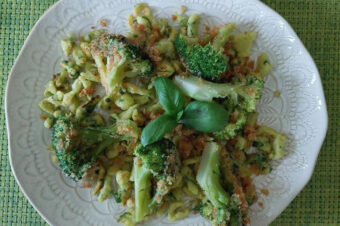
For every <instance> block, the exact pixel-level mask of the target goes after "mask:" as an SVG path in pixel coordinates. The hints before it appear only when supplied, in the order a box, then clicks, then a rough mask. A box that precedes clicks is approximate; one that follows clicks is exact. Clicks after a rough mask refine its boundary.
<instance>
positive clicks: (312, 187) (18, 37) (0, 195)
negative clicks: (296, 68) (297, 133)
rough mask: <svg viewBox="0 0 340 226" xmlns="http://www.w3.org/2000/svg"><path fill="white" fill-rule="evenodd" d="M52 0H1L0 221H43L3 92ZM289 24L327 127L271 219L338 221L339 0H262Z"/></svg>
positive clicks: (279, 222)
mask: <svg viewBox="0 0 340 226" xmlns="http://www.w3.org/2000/svg"><path fill="white" fill-rule="evenodd" d="M54 2H56V0H0V103H1V105H0V147H1V149H0V225H46V223H45V221H44V220H43V219H42V218H41V217H40V216H39V214H38V213H37V212H36V211H35V210H34V209H33V208H32V207H31V205H30V204H29V203H28V201H27V200H26V199H25V197H24V195H23V194H22V193H21V191H20V189H19V187H18V185H17V184H16V182H15V179H14V177H13V175H12V173H11V169H10V164H9V160H8V154H7V151H8V150H7V144H8V142H7V133H6V125H5V112H4V99H5V98H4V97H5V87H6V82H7V78H8V74H9V72H10V69H11V67H12V65H13V62H14V60H15V58H16V57H17V55H18V53H19V51H20V49H21V47H22V45H23V42H24V40H25V39H26V37H27V36H28V34H29V31H30V29H31V28H32V27H33V25H34V24H35V22H36V21H37V20H38V19H39V17H40V16H41V15H42V14H43V13H44V11H45V10H47V9H48V8H49V7H50V6H51V5H52V4H53V3H54ZM263 2H264V3H266V4H267V5H269V6H270V7H271V8H273V9H275V10H276V11H277V12H279V13H280V14H281V15H282V16H283V17H284V18H286V19H287V20H288V22H289V23H290V24H291V25H292V26H293V28H294V29H295V31H296V32H297V34H298V35H299V37H300V38H301V39H302V41H303V43H304V44H305V45H306V47H307V49H308V50H309V51H310V53H311V55H312V56H313V58H314V60H315V61H316V64H317V66H318V68H319V70H320V74H321V78H322V82H323V86H324V90H325V95H326V100H327V104H328V113H329V122H330V123H329V130H328V135H327V137H326V140H325V143H324V145H323V148H322V150H321V153H320V155H319V159H318V162H317V165H316V169H315V171H314V174H313V177H312V179H311V181H310V182H309V183H308V185H307V186H306V187H305V188H304V189H303V191H302V192H301V193H300V194H299V195H298V196H297V197H296V198H295V200H294V201H293V202H292V203H291V204H290V205H289V207H288V208H287V209H286V210H285V211H284V212H283V213H282V214H281V215H280V217H279V218H277V219H276V220H275V221H274V222H273V224H272V225H340V72H339V65H340V49H339V48H340V0H263Z"/></svg>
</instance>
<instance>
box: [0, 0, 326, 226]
mask: <svg viewBox="0 0 340 226" xmlns="http://www.w3.org/2000/svg"><path fill="white" fill-rule="evenodd" d="M66 1H67V0H59V1H58V2H56V3H54V4H53V5H51V6H50V7H49V8H48V9H47V10H46V11H45V12H44V13H43V14H42V15H41V16H40V17H39V19H38V20H37V22H36V23H35V24H34V26H33V27H32V29H31V30H30V32H29V34H28V35H27V37H26V39H25V41H24V43H23V45H22V47H21V49H20V51H19V53H18V55H17V57H16V58H15V61H14V63H13V66H12V68H11V70H10V73H9V75H8V78H7V83H6V90H5V103H4V106H5V118H6V120H5V121H6V129H7V139H8V159H9V162H10V166H11V172H12V174H13V176H14V178H15V181H16V183H17V184H18V186H19V188H20V190H21V192H22V193H23V194H24V196H25V198H26V199H27V200H28V201H29V203H30V204H31V206H32V207H33V208H34V209H35V211H37V213H38V214H39V215H40V216H41V217H42V218H43V219H44V220H45V221H46V222H47V223H48V224H49V225H53V224H52V223H51V221H50V220H49V219H48V217H47V216H46V215H45V214H44V213H43V212H42V211H41V210H40V209H39V208H38V207H37V206H36V205H35V203H34V201H33V200H32V199H31V198H30V196H29V195H27V193H26V189H25V188H24V186H23V184H22V182H21V181H20V180H19V179H18V177H17V173H16V169H15V167H14V165H13V152H12V150H11V128H10V126H9V124H10V122H9V120H8V114H9V113H8V103H9V96H8V91H9V87H10V83H11V80H13V79H12V77H13V76H12V74H13V71H14V68H16V67H17V64H18V59H19V58H20V57H21V55H22V54H23V52H24V50H25V49H26V48H27V46H28V45H27V43H28V41H29V40H30V39H31V38H32V37H31V36H32V33H34V32H35V31H36V29H37V27H38V26H39V24H40V23H41V22H42V21H43V20H44V19H45V18H46V17H47V15H49V14H50V13H51V12H52V11H53V10H54V9H55V8H57V6H59V5H61V4H62V3H63V2H66ZM249 1H254V2H257V3H258V4H259V5H261V7H263V8H265V9H267V10H269V11H271V12H272V13H273V14H274V15H275V16H276V17H278V18H279V19H281V20H282V21H283V22H284V23H285V25H286V27H287V28H288V29H289V32H290V33H292V34H294V35H295V37H296V38H297V39H296V41H297V42H298V43H299V45H300V46H301V47H302V48H301V50H302V51H303V52H304V55H305V56H307V58H308V60H309V61H310V63H312V64H313V67H314V69H315V71H316V72H317V76H316V77H317V78H318V79H319V82H317V86H318V88H319V89H320V91H321V92H320V95H319V99H320V100H321V101H322V103H323V107H321V111H322V115H323V116H324V117H323V118H322V121H324V126H323V128H322V131H320V136H319V139H318V141H319V142H318V144H317V145H316V146H317V151H316V152H315V153H314V155H313V157H314V158H312V161H313V162H312V161H311V162H309V163H310V169H311V170H309V171H306V172H305V174H306V180H305V181H304V182H303V183H302V184H303V186H302V187H301V188H300V189H297V190H296V191H295V192H293V193H292V194H293V195H292V196H291V197H290V198H289V202H287V204H285V205H284V208H283V210H282V212H281V213H280V214H279V215H277V216H276V217H275V218H274V219H272V220H271V221H270V222H269V224H270V223H272V222H273V221H274V220H275V219H276V218H277V217H279V216H280V215H281V214H282V213H283V212H284V211H285V210H286V208H287V207H288V205H290V203H291V202H292V201H293V200H294V199H295V198H296V196H297V195H298V194H300V193H301V191H302V190H303V189H304V188H305V187H306V185H307V184H308V183H309V181H310V180H311V177H312V175H313V173H314V170H315V166H316V163H317V159H318V156H319V154H320V151H321V148H322V145H323V143H324V141H325V138H326V135H327V131H328V123H329V118H328V111H327V103H326V99H325V94H324V89H323V83H322V79H321V76H320V72H319V70H318V68H317V65H316V63H315V61H314V59H313V57H312V56H311V54H310V53H309V51H308V50H307V48H306V47H305V45H304V44H303V42H302V41H301V39H300V37H299V36H298V35H297V34H296V32H295V31H294V29H293V28H292V26H291V25H290V23H289V22H288V21H287V20H286V19H285V18H283V17H282V16H281V15H280V14H279V13H278V12H276V11H275V10H274V9H272V8H270V7H269V6H267V5H266V4H265V3H263V2H262V1H260V0H249Z"/></svg>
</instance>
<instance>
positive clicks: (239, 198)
mask: <svg viewBox="0 0 340 226" xmlns="http://www.w3.org/2000/svg"><path fill="white" fill-rule="evenodd" d="M171 20H172V21H171V23H170V21H169V20H166V19H158V18H156V17H154V16H153V15H152V13H151V9H150V8H149V7H148V6H147V5H146V4H138V5H136V7H135V9H134V13H133V14H132V15H130V16H129V17H128V26H129V28H130V31H129V32H128V33H127V34H125V35H123V34H111V33H109V32H108V31H104V30H93V31H91V32H90V33H88V34H86V35H85V36H81V37H76V36H73V35H70V36H69V37H67V38H65V39H63V40H62V41H61V48H62V50H63V53H64V55H65V60H64V61H62V62H61V64H60V65H61V71H60V73H57V74H55V75H53V77H52V80H51V81H49V82H48V83H47V85H46V89H45V92H44V98H43V99H42V100H41V102H40V103H39V107H40V108H41V110H42V112H43V113H42V115H41V118H42V119H43V120H44V126H45V127H46V128H49V129H51V130H52V139H51V144H52V148H51V149H52V152H51V153H52V155H53V159H54V160H55V162H56V163H57V164H58V165H59V166H60V168H61V170H62V171H63V173H64V175H65V176H67V177H69V178H71V179H73V180H74V181H77V182H78V183H81V184H82V185H83V186H84V187H88V188H92V194H93V195H95V196H97V197H98V200H99V201H101V202H102V201H105V200H107V199H114V200H115V202H117V203H119V204H121V205H123V206H126V207H127V209H126V211H125V212H124V213H123V214H122V215H121V216H120V217H119V222H121V223H124V224H125V225H135V224H138V223H141V222H144V221H147V220H149V219H151V218H153V217H157V216H161V215H163V214H164V213H167V216H168V220H169V221H177V220H180V219H183V218H185V217H188V216H189V215H190V214H196V213H199V214H200V215H201V216H202V217H204V218H205V219H207V220H208V221H210V222H211V224H212V225H249V224H250V221H249V217H248V214H247V212H248V207H249V206H250V205H251V204H253V203H254V202H255V201H256V199H257V195H256V190H255V185H254V184H253V182H252V176H253V175H261V174H268V173H269V172H270V171H271V169H272V167H271V160H278V159H280V158H282V157H283V156H284V154H285V151H284V147H285V142H286V136H285V134H283V133H280V132H277V131H275V130H274V129H273V128H270V127H267V126H264V125H259V124H258V123H257V118H258V113H257V112H256V106H257V104H258V102H259V100H260V98H261V91H262V89H263V87H264V80H263V78H264V77H265V76H266V75H267V74H268V73H269V72H270V71H271V70H272V66H271V64H270V63H269V59H268V56H267V55H266V54H265V53H262V54H260V55H259V56H258V57H257V59H256V60H255V61H254V60H253V59H252V58H251V57H250V53H251V47H252V43H253V42H254V41H255V39H256V33H255V32H246V33H241V34H237V33H236V32H235V31H234V30H235V27H236V24H234V23H229V24H225V25H220V26H216V27H207V26H206V27H205V28H204V29H203V30H204V31H202V32H200V30H202V29H201V27H200V26H201V24H200V23H199V20H200V15H198V14H193V15H187V14H186V13H185V11H184V10H181V12H180V13H175V14H174V15H173V16H172V18H171ZM170 24H174V25H173V26H172V25H170Z"/></svg>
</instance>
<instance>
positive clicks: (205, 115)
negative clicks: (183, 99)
mask: <svg viewBox="0 0 340 226" xmlns="http://www.w3.org/2000/svg"><path fill="white" fill-rule="evenodd" d="M228 119H229V114H228V112H227V111H226V110H225V109H224V108H223V107H222V106H221V105H220V104H217V103H214V102H211V103H209V102H203V101H194V102H191V103H190V104H189V105H188V106H187V107H186V108H185V110H184V113H183V116H182V119H181V120H180V121H179V122H180V123H183V124H184V125H186V126H188V127H190V128H194V129H196V130H198V131H201V132H207V133H211V132H215V131H218V130H221V129H223V128H224V127H225V126H226V125H227V123H228Z"/></svg>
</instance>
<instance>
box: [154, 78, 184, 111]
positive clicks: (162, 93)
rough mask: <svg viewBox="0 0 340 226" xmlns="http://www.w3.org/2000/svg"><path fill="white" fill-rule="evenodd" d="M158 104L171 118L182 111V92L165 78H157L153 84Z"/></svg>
mask: <svg viewBox="0 0 340 226" xmlns="http://www.w3.org/2000/svg"><path fill="white" fill-rule="evenodd" d="M154 86H155V89H156V93H157V96H158V100H159V103H160V104H161V105H162V107H163V108H164V109H165V111H166V112H167V113H168V114H169V115H172V116H175V115H176V114H177V113H178V112H180V111H181V110H183V108H184V105H185V97H184V95H183V93H182V91H181V90H180V89H179V88H178V87H177V85H175V83H173V81H172V80H170V79H168V78H166V77H158V78H156V80H155V82H154Z"/></svg>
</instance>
